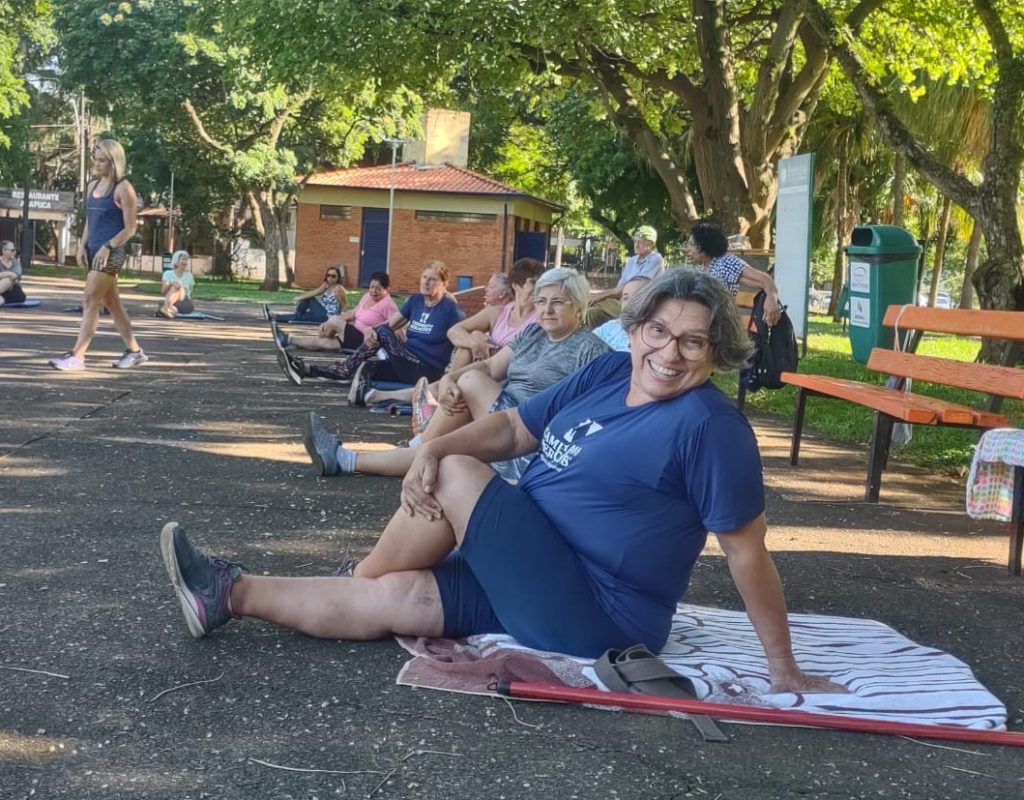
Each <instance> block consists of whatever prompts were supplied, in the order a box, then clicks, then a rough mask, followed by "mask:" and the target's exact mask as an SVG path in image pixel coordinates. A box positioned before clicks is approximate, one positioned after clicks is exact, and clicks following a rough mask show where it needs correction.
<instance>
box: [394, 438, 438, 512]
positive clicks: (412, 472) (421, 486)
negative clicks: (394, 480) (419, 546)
mask: <svg viewBox="0 0 1024 800" xmlns="http://www.w3.org/2000/svg"><path fill="white" fill-rule="evenodd" d="M438 464H439V462H438V459H437V457H436V456H434V455H433V454H432V453H431V451H430V450H429V445H422V446H421V447H420V450H419V452H418V453H417V454H416V458H415V459H414V460H413V462H412V466H410V467H409V471H408V472H407V473H405V478H403V479H402V509H403V510H404V511H405V512H406V513H407V514H408V515H409V516H410V517H415V516H416V515H417V514H418V515H420V516H422V517H425V518H426V519H429V520H431V521H433V520H437V519H440V518H441V517H442V515H443V514H444V509H443V508H441V504H440V503H439V502H438V501H437V498H436V497H435V496H434V489H436V488H437V468H438Z"/></svg>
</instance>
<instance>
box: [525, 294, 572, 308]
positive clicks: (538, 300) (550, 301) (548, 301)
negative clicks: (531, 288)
mask: <svg viewBox="0 0 1024 800" xmlns="http://www.w3.org/2000/svg"><path fill="white" fill-rule="evenodd" d="M567 305H569V301H568V300H562V299H561V298H560V297H555V298H547V297H535V298H534V299H533V307H534V308H539V309H541V310H543V309H545V308H548V307H550V308H551V309H553V310H554V311H561V310H562V309H564V308H565V307H566V306H567Z"/></svg>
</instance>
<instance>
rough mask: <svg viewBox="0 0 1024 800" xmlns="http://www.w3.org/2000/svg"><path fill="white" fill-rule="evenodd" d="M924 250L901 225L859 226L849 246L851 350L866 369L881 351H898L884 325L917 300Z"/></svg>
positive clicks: (888, 329)
mask: <svg viewBox="0 0 1024 800" xmlns="http://www.w3.org/2000/svg"><path fill="white" fill-rule="evenodd" d="M920 255H921V247H920V246H919V245H918V243H917V242H916V241H915V239H914V237H913V236H912V235H911V234H910V232H909V231H905V230H904V229H903V228H897V227H896V226H895V225H859V226H857V227H856V228H854V229H853V233H852V234H851V236H850V244H848V245H847V246H846V257H847V261H848V264H847V266H848V271H849V284H848V285H849V288H850V346H851V348H852V349H853V357H854V359H855V360H856V361H859V362H860V363H861V364H866V363H867V360H868V356H870V355H871V350H872V349H873V348H875V347H892V344H893V339H894V332H893V329H892V328H886V327H884V326H883V325H882V320H883V319H884V318H885V310H886V309H887V308H888V307H889V306H891V305H893V304H897V305H914V304H915V303H916V301H917V259H918V257H919V256H920Z"/></svg>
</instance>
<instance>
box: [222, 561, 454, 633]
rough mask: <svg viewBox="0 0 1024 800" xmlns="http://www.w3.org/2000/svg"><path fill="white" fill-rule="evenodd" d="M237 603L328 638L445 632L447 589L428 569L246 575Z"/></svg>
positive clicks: (243, 610) (237, 607) (235, 592)
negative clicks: (376, 574) (377, 574)
mask: <svg viewBox="0 0 1024 800" xmlns="http://www.w3.org/2000/svg"><path fill="white" fill-rule="evenodd" d="M231 609H232V611H233V612H234V613H235V614H239V615H241V616H246V617H256V618H257V619H262V620H266V621H267V622H273V623H275V624H277V625H283V626H285V627H286V628H293V629H295V630H298V631H301V632H302V633H305V634H308V635H310V636H317V637H320V638H323V639H379V638H381V637H384V636H388V635H390V634H400V635H408V636H440V635H441V634H442V633H443V632H444V609H443V608H442V607H441V595H440V593H439V592H438V589H437V582H436V581H435V580H434V576H433V574H432V573H430V572H429V571H427V570H420V571H417V572H396V573H391V574H389V575H385V576H384V577H381V578H277V577H263V576H258V575H243V576H242V577H241V578H239V579H238V580H237V581H235V583H234V585H233V586H232V587H231Z"/></svg>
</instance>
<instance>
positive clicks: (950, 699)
mask: <svg viewBox="0 0 1024 800" xmlns="http://www.w3.org/2000/svg"><path fill="white" fill-rule="evenodd" d="M789 624H790V629H791V631H792V637H793V652H794V653H795V654H796V657H797V660H798V661H799V662H800V664H801V665H802V666H803V667H804V668H805V669H807V670H808V671H809V672H811V673H813V674H816V675H822V674H823V675H828V676H830V677H831V678H832V680H834V681H836V682H837V683H840V684H842V685H844V686H846V687H847V689H849V690H850V694H806V695H798V694H792V693H781V694H771V693H769V691H768V690H769V688H770V681H769V679H768V666H767V663H766V661H765V658H764V651H763V650H762V649H761V645H760V643H759V641H758V638H757V634H756V633H755V632H754V628H753V626H752V625H751V624H750V620H749V619H748V618H747V615H746V614H745V613H743V612H742V611H725V610H722V609H717V608H706V607H701V606H693V605H685V604H684V605H680V606H679V607H678V608H677V609H676V614H675V617H674V618H673V621H672V631H671V633H670V634H669V638H668V643H667V644H666V645H665V647H664V649H663V650H662V651H661V653H660V656H661V658H662V660H663V661H664V662H665V663H666V664H667V665H668V666H669V667H671V668H672V669H674V670H675V671H676V672H678V673H679V674H680V675H684V676H685V677H687V678H689V679H690V680H691V681H692V682H693V685H694V688H695V689H696V693H697V697H698V698H699V699H701V700H708V701H711V702H716V703H734V704H738V705H748V706H762V707H764V706H767V707H771V708H798V709H799V710H801V711H808V712H811V713H814V712H817V713H821V714H840V715H843V716H849V717H869V718H873V719H883V720H889V721H893V722H916V723H922V724H926V725H927V724H932V725H957V726H960V727H965V728H977V729H983V730H1004V729H1005V727H1006V708H1005V706H1004V705H1003V704H1002V703H1001V702H1000V701H999V700H998V699H997V698H996V697H995V696H994V695H992V694H991V693H990V692H989V691H988V690H987V689H986V688H985V687H984V686H982V685H981V684H980V683H979V682H978V681H977V679H975V677H974V674H973V673H972V672H971V669H970V667H968V666H967V665H966V664H964V663H963V662H962V661H959V660H958V659H956V658H954V657H953V656H951V655H949V654H948V653H944V652H942V651H941V650H936V649H934V648H931V647H924V646H922V645H919V644H916V643H915V642H912V641H911V640H910V639H907V638H906V637H905V636H903V635H902V634H900V633H898V632H897V631H895V630H893V629H892V628H890V627H889V626H887V625H883V624H882V623H880V622H874V621H872V620H865V619H851V618H846V617H826V616H818V615H810V614H790V615H789ZM396 638H397V639H398V642H399V644H401V645H402V647H404V648H405V649H406V650H407V651H408V652H409V653H410V654H412V655H413V658H412V659H411V660H409V661H407V662H406V664H405V665H404V666H403V667H402V670H401V672H400V673H399V675H398V678H397V681H396V682H397V683H398V684H399V685H402V686H418V687H422V688H428V689H441V690H444V691H450V692H462V693H466V694H494V689H495V687H496V685H497V682H498V681H507V680H518V681H527V682H533V683H553V684H563V685H566V686H575V687H591V686H598V687H600V686H601V685H600V681H599V680H598V678H597V676H596V675H595V673H594V669H593V663H594V662H593V661H591V660H588V659H583V658H574V657H572V656H567V655H564V654H560V653H546V652H541V651H538V650H531V649H530V648H527V647H523V646H522V645H520V644H519V643H518V642H516V640H515V639H513V638H512V637H510V636H504V635H496V634H487V635H482V636H471V637H469V638H468V639H458V640H455V639H415V638H409V637H396ZM601 688H603V687H601Z"/></svg>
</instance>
